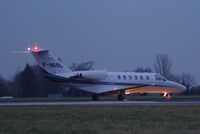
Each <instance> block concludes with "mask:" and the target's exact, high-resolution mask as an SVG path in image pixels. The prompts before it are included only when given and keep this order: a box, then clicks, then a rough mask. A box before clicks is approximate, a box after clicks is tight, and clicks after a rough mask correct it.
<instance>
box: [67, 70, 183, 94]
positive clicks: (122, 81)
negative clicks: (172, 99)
mask: <svg viewBox="0 0 200 134" xmlns="http://www.w3.org/2000/svg"><path fill="white" fill-rule="evenodd" d="M87 72H95V71H77V72H73V74H81V73H83V74H84V73H87ZM66 84H67V85H68V86H71V87H75V88H78V89H81V90H84V91H88V92H91V93H96V94H100V93H106V92H113V91H118V90H125V91H126V94H130V93H181V92H183V91H185V90H186V88H185V87H184V86H183V85H181V84H179V83H176V82H172V81H169V80H166V79H165V78H163V77H162V76H160V75H158V74H156V73H136V72H106V76H105V78H104V79H96V80H93V79H92V80H90V79H82V78H81V79H76V80H73V81H68V82H67V83H66Z"/></svg>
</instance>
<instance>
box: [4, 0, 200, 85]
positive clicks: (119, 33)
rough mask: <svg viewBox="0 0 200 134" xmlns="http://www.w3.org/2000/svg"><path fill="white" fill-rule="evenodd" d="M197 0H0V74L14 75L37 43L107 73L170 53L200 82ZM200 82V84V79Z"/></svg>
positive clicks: (177, 70) (181, 68)
mask: <svg viewBox="0 0 200 134" xmlns="http://www.w3.org/2000/svg"><path fill="white" fill-rule="evenodd" d="M199 7H200V1H199V0H98V1H97V0H0V43H1V44H0V50H1V53H0V61H1V65H0V74H1V75H2V76H3V77H5V78H11V77H12V76H13V75H14V74H15V73H16V72H17V71H19V70H22V69H23V67H24V66H25V64H26V63H30V64H33V63H35V60H34V59H33V57H32V56H30V55H25V54H14V53H12V52H13V50H23V49H25V48H26V47H27V46H30V45H31V44H33V43H39V44H40V45H41V46H42V47H43V48H49V49H50V50H51V51H52V53H54V55H56V56H58V57H61V58H62V59H63V61H64V62H65V63H66V65H68V66H69V65H71V64H72V63H73V62H76V63H79V62H83V61H89V60H92V61H94V63H95V68H97V69H107V70H109V71H124V70H134V69H135V68H136V67H139V66H142V67H152V66H153V62H154V58H155V55H156V54H158V53H160V54H167V55H169V57H170V59H171V60H172V62H173V72H174V73H176V74H180V73H182V72H184V73H190V74H192V75H194V76H195V77H196V79H197V81H200V62H199V55H200V51H199V50H200V8H199ZM198 83H200V82H198Z"/></svg>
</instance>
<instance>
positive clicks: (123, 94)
mask: <svg viewBox="0 0 200 134" xmlns="http://www.w3.org/2000/svg"><path fill="white" fill-rule="evenodd" d="M117 99H118V100H124V99H125V91H124V90H121V91H120V93H119V95H118V96H117Z"/></svg>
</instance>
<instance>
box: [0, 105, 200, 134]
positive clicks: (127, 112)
mask: <svg viewBox="0 0 200 134" xmlns="http://www.w3.org/2000/svg"><path fill="white" fill-rule="evenodd" d="M0 133H1V134H13V133H14V134H27V133H28V134H112V133H114V134H133V133H134V134H199V133H200V106H133V105H132V106H19V107H0Z"/></svg>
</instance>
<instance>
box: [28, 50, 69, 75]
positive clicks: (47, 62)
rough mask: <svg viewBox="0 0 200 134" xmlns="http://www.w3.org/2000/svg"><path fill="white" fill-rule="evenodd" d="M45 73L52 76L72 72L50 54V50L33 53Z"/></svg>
mask: <svg viewBox="0 0 200 134" xmlns="http://www.w3.org/2000/svg"><path fill="white" fill-rule="evenodd" d="M31 53H32V54H33V56H34V58H35V59H36V61H37V62H38V64H39V66H40V67H41V68H42V69H43V71H45V72H47V73H50V74H61V73H69V72H71V70H70V69H68V68H67V67H66V66H65V65H64V64H63V63H62V61H61V60H60V59H58V58H56V57H54V56H53V55H52V54H50V52H49V50H37V51H31Z"/></svg>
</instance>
